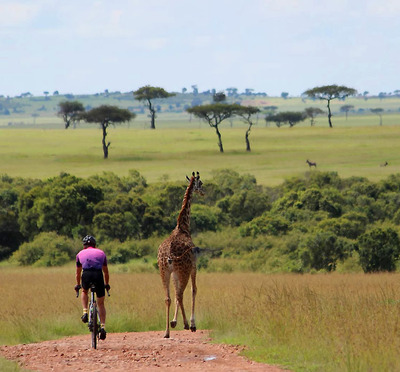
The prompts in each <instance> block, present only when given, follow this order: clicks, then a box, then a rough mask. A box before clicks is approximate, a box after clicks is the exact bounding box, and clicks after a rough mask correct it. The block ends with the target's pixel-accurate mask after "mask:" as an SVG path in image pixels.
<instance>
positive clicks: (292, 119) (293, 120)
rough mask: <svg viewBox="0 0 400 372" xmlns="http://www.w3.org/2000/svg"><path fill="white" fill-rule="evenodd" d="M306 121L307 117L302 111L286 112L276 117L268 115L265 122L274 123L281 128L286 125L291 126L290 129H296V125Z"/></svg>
mask: <svg viewBox="0 0 400 372" xmlns="http://www.w3.org/2000/svg"><path fill="white" fill-rule="evenodd" d="M305 119H306V115H305V113H304V112H301V111H285V112H279V113H277V114H275V115H267V116H266V118H265V120H266V121H267V122H269V121H272V122H274V123H275V124H276V126H277V127H278V128H280V127H281V126H282V125H284V124H289V125H290V127H294V126H295V125H296V124H298V123H300V122H301V121H303V120H305Z"/></svg>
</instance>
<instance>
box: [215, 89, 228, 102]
mask: <svg viewBox="0 0 400 372" xmlns="http://www.w3.org/2000/svg"><path fill="white" fill-rule="evenodd" d="M213 101H214V102H215V103H218V102H219V103H221V102H225V101H226V94H225V93H224V92H218V93H215V94H214V95H213Z"/></svg>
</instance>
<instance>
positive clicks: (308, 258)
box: [300, 231, 355, 271]
mask: <svg viewBox="0 0 400 372" xmlns="http://www.w3.org/2000/svg"><path fill="white" fill-rule="evenodd" d="M354 248H355V247H354V243H353V242H352V241H350V240H348V239H345V238H340V237H337V236H336V234H334V233H332V232H331V231H319V232H317V233H315V234H313V235H311V236H309V237H308V238H306V239H305V242H304V243H303V251H302V252H301V255H300V256H301V260H302V262H303V267H304V268H312V269H316V270H327V271H334V270H335V269H336V263H337V261H339V260H344V259H345V258H346V257H347V256H348V255H349V254H350V253H351V252H352V250H353V249H354Z"/></svg>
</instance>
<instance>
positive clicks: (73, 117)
mask: <svg viewBox="0 0 400 372" xmlns="http://www.w3.org/2000/svg"><path fill="white" fill-rule="evenodd" d="M58 107H59V111H58V113H57V115H58V116H61V117H62V118H63V120H64V123H65V129H68V128H69V127H70V126H71V124H73V125H74V127H75V125H76V122H77V121H79V115H80V114H81V113H83V112H84V111H85V108H84V107H83V104H82V103H81V102H79V101H62V102H60V103H59V104H58Z"/></svg>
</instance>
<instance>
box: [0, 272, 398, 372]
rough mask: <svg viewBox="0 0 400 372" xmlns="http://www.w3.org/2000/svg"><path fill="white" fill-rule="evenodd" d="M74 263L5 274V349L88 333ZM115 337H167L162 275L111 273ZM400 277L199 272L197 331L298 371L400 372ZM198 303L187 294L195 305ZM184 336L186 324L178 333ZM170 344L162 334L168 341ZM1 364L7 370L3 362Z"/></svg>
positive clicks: (1, 292) (1, 276) (0, 275)
mask: <svg viewBox="0 0 400 372" xmlns="http://www.w3.org/2000/svg"><path fill="white" fill-rule="evenodd" d="M73 273H74V268H73V266H72V265H71V266H69V267H64V268H57V269H54V268H53V269H16V268H2V270H1V271H0V280H1V283H2V286H1V288H0V296H1V298H2V301H1V304H0V311H1V314H2V319H1V320H0V326H1V329H2V332H1V335H0V344H17V343H28V342H37V341H41V340H47V339H54V338H59V337H63V336H68V335H73V334H83V333H85V332H87V330H86V327H85V326H84V325H83V324H82V323H81V322H80V320H79V316H80V313H81V309H80V301H79V300H78V299H76V298H75V293H74V291H73V285H74V274H73ZM111 273H112V277H111V285H112V291H111V297H110V298H108V299H107V309H108V314H109V317H108V322H107V324H108V330H109V332H127V331H132V332H134V331H147V330H160V335H162V330H163V327H164V295H163V290H162V287H161V281H160V279H159V277H158V275H157V274H156V273H155V272H154V273H138V274H136V273H122V272H119V269H118V267H114V269H113V268H111ZM399 287H400V277H399V274H377V275H364V274H346V275H343V274H341V275H340V274H330V275H310V274H306V275H289V274H285V275H283V274H275V275H262V274H249V273H247V274H243V273H231V274H226V273H225V274H222V273H220V274H216V273H201V272H200V274H199V275H198V301H197V314H196V318H197V326H198V329H210V330H212V336H213V338H214V340H215V341H216V342H226V343H233V344H240V345H245V346H246V350H245V355H246V356H248V357H250V358H252V359H255V360H257V361H261V362H265V363H275V364H279V365H281V366H285V367H287V368H289V369H291V370H295V371H352V372H353V371H396V370H399V369H400V362H399V359H398V350H399V347H400V332H399V303H400V301H399V300H400V297H399V291H400V288H399ZM189 300H190V296H189V294H188V293H187V294H186V297H185V302H186V307H188V308H189ZM177 329H182V322H181V319H178V328H177ZM160 337H161V336H160ZM0 366H1V364H0Z"/></svg>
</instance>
